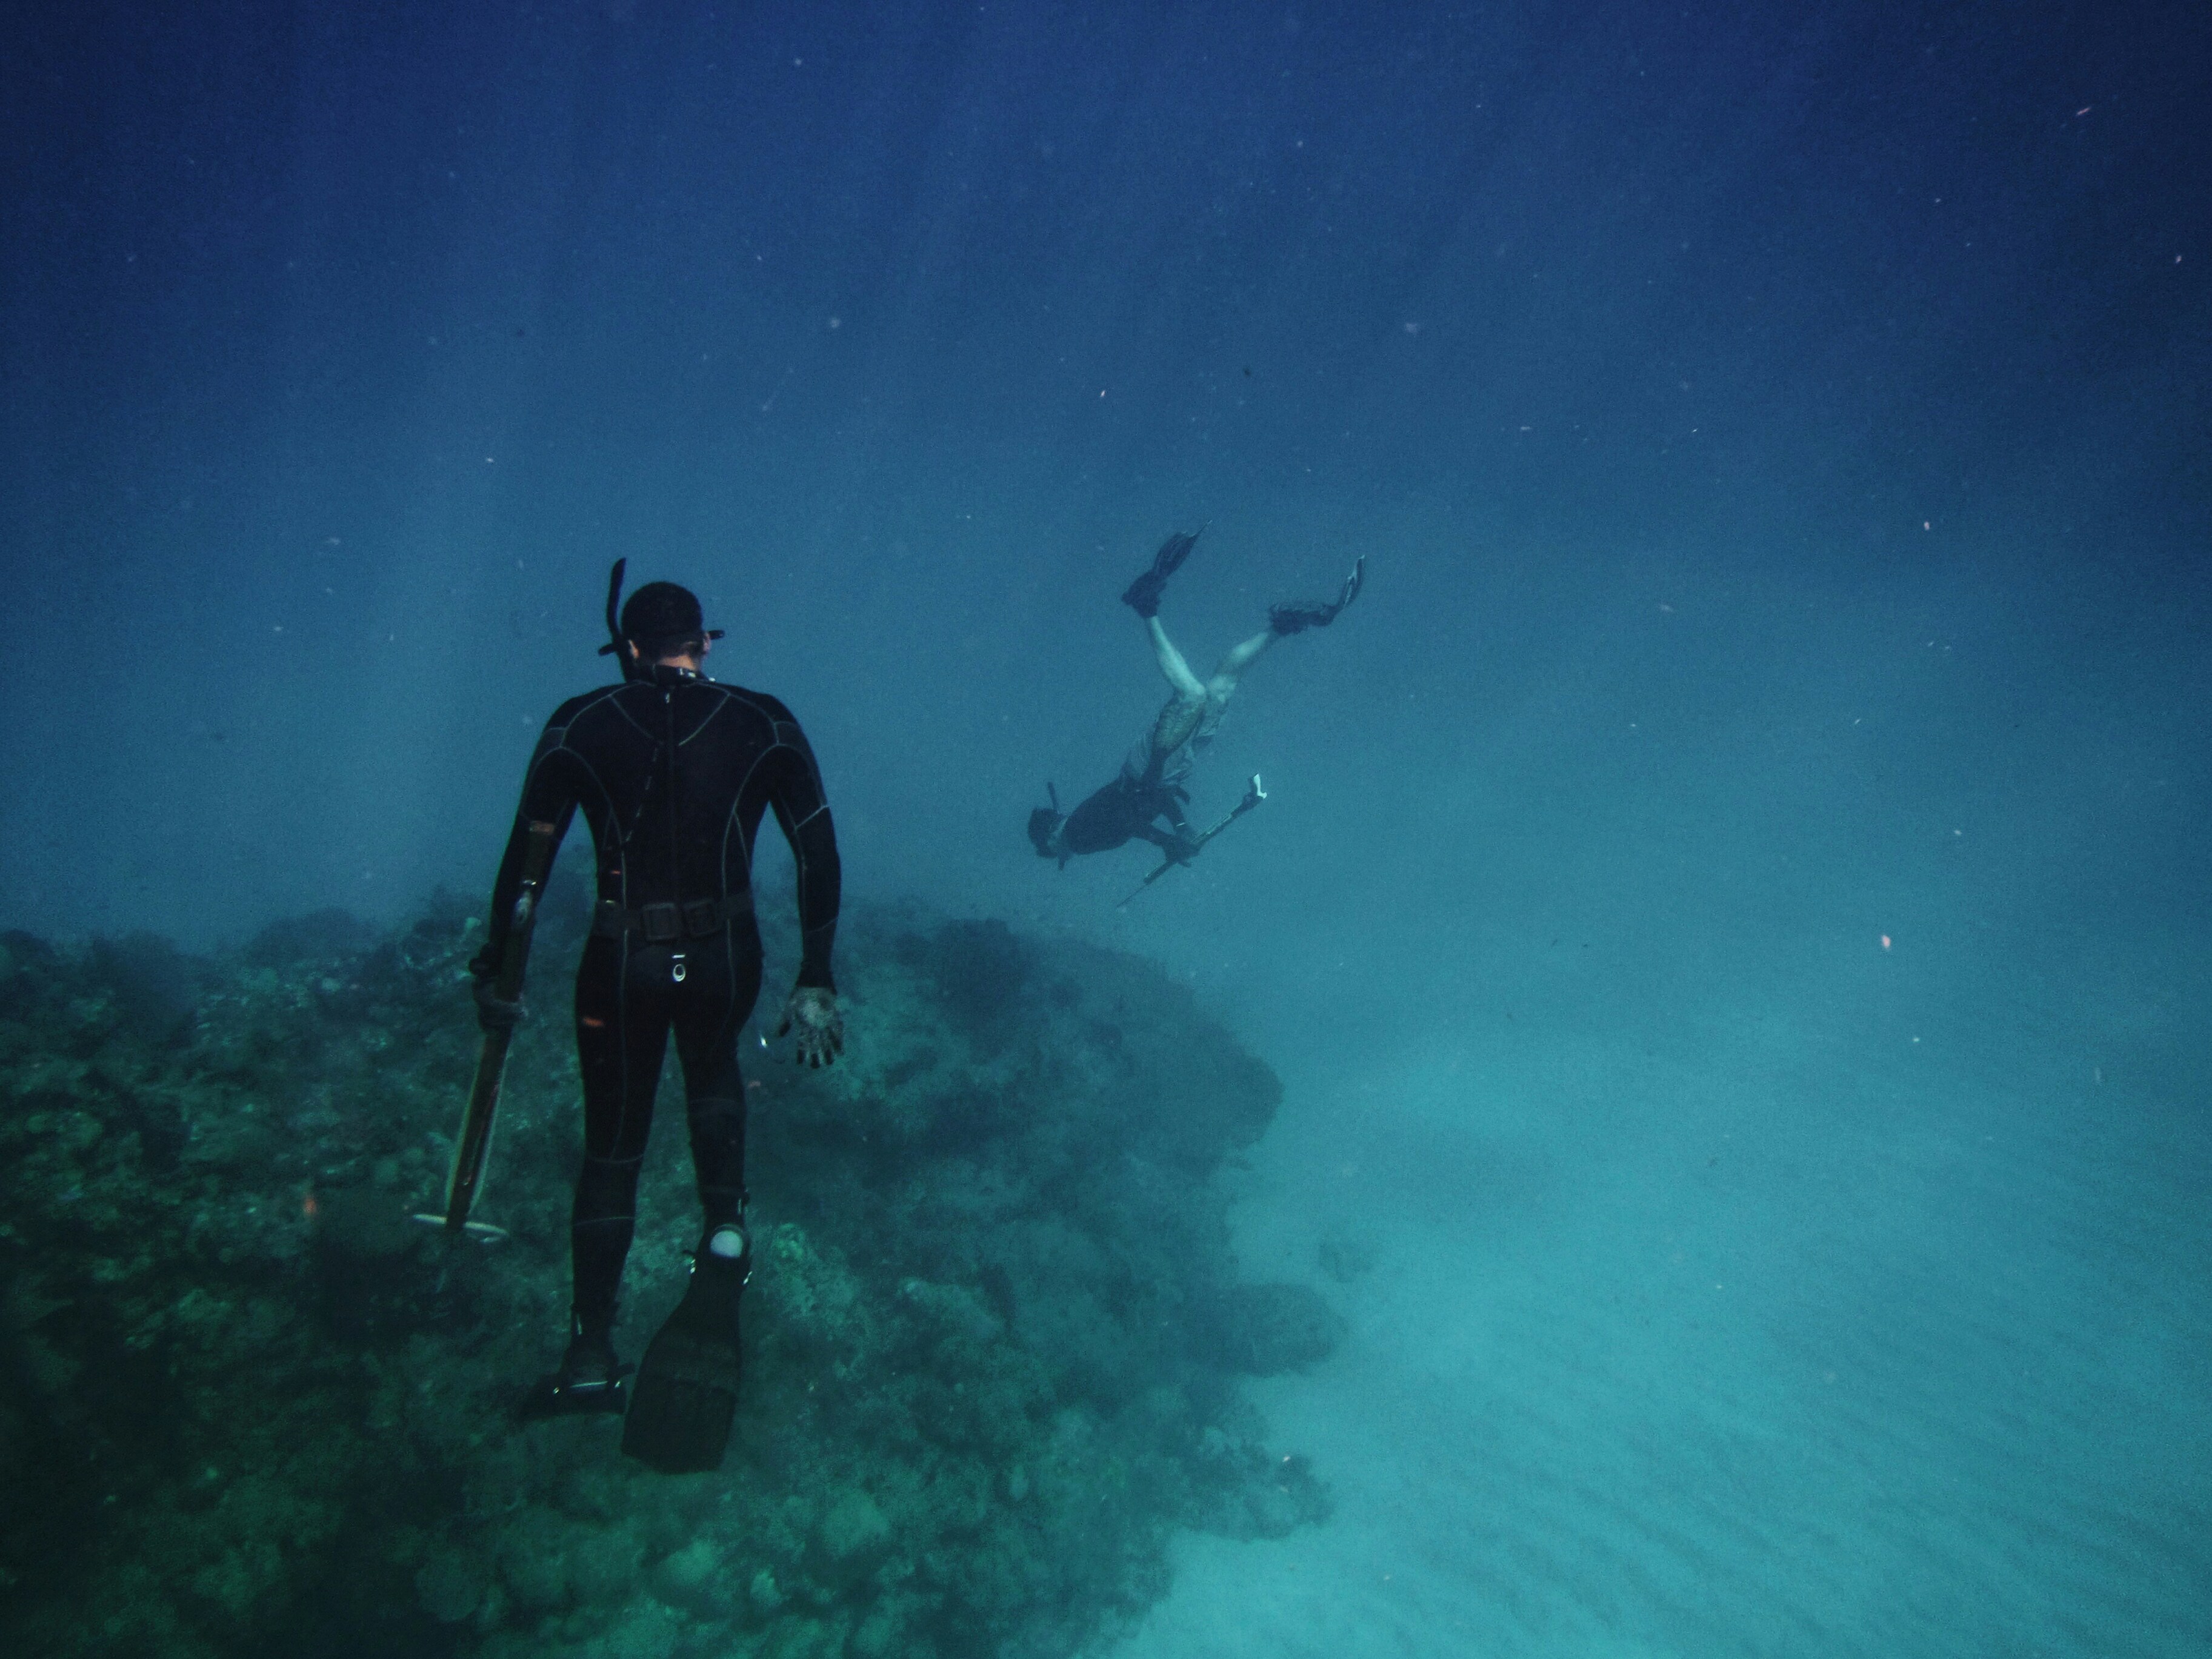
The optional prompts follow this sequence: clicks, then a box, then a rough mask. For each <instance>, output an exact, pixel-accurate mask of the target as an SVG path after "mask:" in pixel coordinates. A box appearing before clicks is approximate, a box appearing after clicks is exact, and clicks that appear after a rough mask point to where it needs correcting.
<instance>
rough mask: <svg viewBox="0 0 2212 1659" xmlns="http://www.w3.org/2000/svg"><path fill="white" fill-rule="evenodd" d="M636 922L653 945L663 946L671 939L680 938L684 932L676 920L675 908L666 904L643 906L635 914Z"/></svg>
mask: <svg viewBox="0 0 2212 1659" xmlns="http://www.w3.org/2000/svg"><path fill="white" fill-rule="evenodd" d="M637 921H638V926H639V927H640V928H641V929H642V930H643V932H644V933H645V936H646V938H647V939H648V940H649V941H650V942H652V943H653V944H654V945H665V944H667V943H668V941H669V940H671V939H677V938H680V937H681V936H682V934H683V932H684V924H683V922H682V921H680V920H679V919H678V915H677V912H676V907H675V906H674V905H673V904H671V903H668V902H661V903H659V904H648V905H646V906H644V907H643V908H641V909H640V910H639V911H638V913H637Z"/></svg>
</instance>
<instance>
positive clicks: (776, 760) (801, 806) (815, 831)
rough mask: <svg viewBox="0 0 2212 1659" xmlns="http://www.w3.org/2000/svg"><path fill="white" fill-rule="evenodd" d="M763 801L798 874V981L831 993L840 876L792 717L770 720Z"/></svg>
mask: <svg viewBox="0 0 2212 1659" xmlns="http://www.w3.org/2000/svg"><path fill="white" fill-rule="evenodd" d="M761 772H762V773H763V775H765V777H766V780H767V783H768V791H769V794H768V804H769V806H770V807H771V808H773V809H774V811H775V821H776V823H777V824H778V825H779V826H780V827H781V829H782V830H783V838H784V839H785V840H786V841H787V842H790V843H791V860H792V862H793V865H795V866H797V867H798V875H799V940H800V945H801V952H800V957H799V983H800V984H801V985H811V986H818V987H821V988H822V989H823V990H825V991H835V990H836V988H837V982H836V980H835V979H833V978H832V977H831V976H830V973H829V952H830V949H831V947H832V946H833V945H836V942H837V904H838V900H839V896H840V892H841V890H842V886H843V881H844V876H843V872H842V870H841V869H840V868H839V866H838V862H837V831H836V826H835V825H834V824H832V823H831V822H830V819H829V798H828V797H827V796H826V795H825V794H824V793H823V789H822V774H821V772H820V770H819V769H817V767H816V766H815V764H814V750H812V749H811V748H810V747H809V746H808V744H807V742H806V735H805V733H804V732H801V731H800V730H799V725H798V722H797V721H795V720H778V721H777V722H776V747H775V749H774V750H770V751H769V754H768V756H767V757H765V758H764V759H763V762H762V764H761Z"/></svg>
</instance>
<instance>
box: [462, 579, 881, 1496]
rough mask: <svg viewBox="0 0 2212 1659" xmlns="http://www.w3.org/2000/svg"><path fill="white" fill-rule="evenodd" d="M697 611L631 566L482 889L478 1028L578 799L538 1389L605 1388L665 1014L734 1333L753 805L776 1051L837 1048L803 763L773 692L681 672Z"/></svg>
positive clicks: (514, 1007)
mask: <svg viewBox="0 0 2212 1659" xmlns="http://www.w3.org/2000/svg"><path fill="white" fill-rule="evenodd" d="M620 571H621V567H620V566H619V565H618V566H617V568H616V577H615V582H616V586H615V588H614V589H613V590H612V591H611V592H610V594H609V598H608V611H609V617H610V620H612V616H613V611H614V605H615V597H616V594H617V592H619V583H620V580H621V576H620ZM616 631H617V638H616V640H615V641H614V642H613V643H611V644H610V645H607V646H604V647H601V653H602V654H603V655H604V654H607V653H611V652H615V651H617V650H619V652H620V653H621V659H622V662H623V684H620V685H613V686H607V687H605V688H603V689H601V690H597V691H591V692H586V694H585V695H584V696H580V697H574V698H571V699H570V700H569V701H568V702H565V703H563V704H562V705H561V707H560V708H558V709H556V711H555V712H554V714H553V718H552V719H551V720H549V721H547V722H546V726H545V731H544V735H543V736H542V737H541V738H539V739H538V749H537V752H536V753H535V754H534V755H532V757H531V761H530V769H529V771H528V774H527V775H526V777H525V779H524V781H523V787H522V805H521V808H520V811H518V812H517V813H516V815H515V821H514V831H513V835H512V836H510V837H509V839H508V841H507V854H506V856H505V857H504V858H503V859H502V860H501V863H500V868H499V877H498V880H497V883H496V884H495V886H494V888H493V890H492V903H491V930H490V937H489V939H488V940H487V941H486V942H485V945H484V948H483V951H482V952H481V953H480V954H479V955H478V956H477V958H476V960H475V961H474V962H473V963H471V969H472V971H473V972H474V974H475V975H476V994H477V1011H478V1016H479V1018H480V1019H481V1020H482V1021H483V1024H485V1025H486V1027H487V1028H488V1029H489V1027H491V1026H493V1025H496V1024H512V1023H513V1021H514V1019H515V1018H517V1017H518V1016H519V1014H520V1005H519V1004H517V1003H513V1002H506V1001H501V1000H499V998H498V997H497V995H496V993H495V988H494V985H493V976H494V974H495V970H496V966H497V963H498V962H499V959H500V953H501V950H502V948H503V947H504V945H505V943H506V934H507V925H508V924H507V918H508V917H509V916H510V915H512V914H513V908H514V900H515V896H516V893H517V891H518V889H519V887H520V882H521V879H522V875H521V872H522V861H523V854H524V847H525V843H526V840H527V838H528V835H529V831H530V827H531V825H532V823H538V824H550V825H552V826H554V835H555V840H556V844H557V842H558V839H559V837H560V836H562V835H564V834H565V833H566V832H567V830H568V823H569V820H570V818H571V817H572V816H573V815H574V813H575V812H576V811H578V810H581V811H582V812H583V814H584V819H585V822H586V823H588V824H589V825H590V826H591V831H592V845H593V847H594V848H595V849H596V854H597V860H598V867H599V904H598V908H597V909H596V910H595V911H594V913H593V916H592V932H591V937H590V939H589V940H588V942H587V943H586V945H585V947H584V956H583V962H582V964H581V965H580V968H579V969H578V970H577V974H576V1000H575V1018H576V1047H577V1051H578V1054H579V1057H580V1060H581V1069H582V1073H583V1086H584V1165H583V1170H582V1173H581V1175H580V1176H579V1177H578V1180H577V1182H576V1200H575V1208H574V1212H573V1218H572V1222H571V1231H570V1249H571V1257H572V1262H573V1267H574V1297H573V1304H572V1322H571V1328H570V1338H571V1340H570V1341H569V1344H568V1352H567V1355H566V1356H565V1357H564V1358H563V1359H562V1364H561V1369H560V1370H559V1372H558V1373H557V1374H556V1375H555V1376H552V1377H550V1378H549V1379H547V1381H546V1382H545V1383H542V1384H541V1385H540V1387H539V1390H538V1395H537V1396H536V1398H535V1401H534V1402H533V1403H534V1405H535V1406H536V1407H537V1408H538V1409H541V1410H555V1411H589V1410H610V1411H612V1410H619V1409H621V1407H622V1396H623V1389H622V1386H621V1384H622V1379H623V1373H624V1369H625V1368H623V1367H622V1366H620V1365H618V1364H617V1363H616V1359H615V1355H614V1349H613V1346H612V1343H611V1332H612V1330H613V1328H614V1322H615V1298H616V1293H617V1289H618V1287H619V1286H620V1284H621V1281H622V1272H623V1261H624V1259H625V1257H627V1255H629V1246H630V1238H631V1235H632V1233H633V1231H634V1230H635V1222H636V1213H637V1184H638V1171H639V1165H640V1161H641V1159H642V1158H643V1157H644V1154H645V1144H646V1133H647V1128H648V1127H650V1125H651V1123H652V1120H653V1092H654V1089H655V1085H657V1084H658V1082H659V1077H660V1064H661V1057H662V1055H663V1054H664V1053H665V1050H666V1047H667V1042H668V1037H669V1035H670V1033H671V1031H673V1032H674V1034H675V1037H676V1052H677V1055H678V1059H679V1060H681V1061H682V1062H683V1066H684V1093H685V1097H686V1106H687V1109H688V1115H689V1118H690V1135H691V1158H692V1164H693V1167H694V1169H695V1170H696V1174H697V1176H698V1183H699V1201H700V1204H701V1206H702V1208H703V1209H704V1210H705V1212H706V1237H705V1239H704V1242H703V1243H702V1245H701V1247H700V1251H699V1255H698V1258H697V1261H698V1263H699V1266H698V1267H697V1268H696V1269H695V1277H696V1276H697V1275H698V1274H699V1273H704V1272H706V1271H707V1270H708V1269H709V1268H712V1269H713V1270H714V1271H715V1272H716V1273H719V1274H720V1275H721V1278H722V1280H723V1282H724V1284H725V1286H726V1291H727V1297H728V1307H729V1310H730V1320H729V1340H730V1346H731V1347H732V1353H734V1346H735V1337H736V1320H735V1311H736V1294H737V1291H738V1290H739V1289H742V1288H743V1285H744V1275H745V1272H746V1270H747V1267H749V1265H750V1254H751V1253H750V1247H749V1244H748V1243H747V1239H746V1236H745V1230H744V1214H745V1180H744V1173H745V1147H744V1134H745V1091H744V1080H743V1079H741V1078H740V1077H739V1075H738V1046H737V1045H738V1031H739V1030H740V1028H741V1027H742V1026H743V1025H744V1023H745V1020H746V1018H747V1017H748V1016H749V1015H750V1013H751V1012H752V1007H753V1002H754V1000H755V998H756V997H757V995H758V994H759V990H760V977H761V939H760V932H759V929H758V927H757V925H756V924H755V921H754V919H753V893H752V852H753V845H754V842H755V840H756V838H757V836H758V834H759V830H760V825H761V819H762V817H763V816H764V815H765V814H767V813H769V812H771V811H772V812H774V813H775V819H776V823H777V826H778V827H779V828H780V829H781V830H782V831H783V835H784V838H785V839H786V840H787V841H788V842H790V843H791V850H792V855H793V859H794V860H796V862H797V864H798V873H799V925H800V928H801V930H802V931H801V938H802V940H803V945H804V956H803V960H802V962H801V965H800V967H799V978H798V984H797V987H795V988H794V989H793V992H792V993H791V996H790V999H789V1000H788V1002H787V1004H786V1005H785V1008H784V1012H783V1024H782V1027H781V1030H780V1031H779V1033H778V1034H779V1035H781V1032H782V1031H784V1030H793V1028H796V1030H797V1032H798V1037H797V1044H798V1049H797V1056H796V1057H797V1058H798V1059H799V1060H801V1061H802V1062H804V1063H805V1064H807V1065H811V1066H825V1065H828V1064H829V1063H830V1061H831V1060H834V1059H835V1058H836V1055H837V1054H839V1053H840V1052H841V1051H842V1047H843V1042H844V1034H843V1027H842V1020H841V1018H840V1016H839V1014H838V1012H837V1000H836V983H835V981H833V980H832V978H831V976H830V972H829V952H830V946H831V945H832V943H833V941H834V939H835V938H836V928H837V902H838V884H839V872H838V863H837V841H836V834H835V833H834V831H833V830H832V829H831V825H830V818H829V804H828V802H827V801H826V800H825V799H823V791H822V779H821V775H820V774H819V773H818V772H817V769H816V768H815V763H814V756H813V753H812V751H811V750H810V749H809V748H808V747H807V743H806V738H805V735H804V734H803V733H801V732H800V731H799V725H798V722H797V721H795V720H793V718H792V716H791V711H790V710H789V709H787V708H785V707H784V706H783V705H782V704H781V703H780V702H777V701H776V700H775V698H774V697H771V696H765V695H764V694H763V693H761V692H757V691H747V690H741V689H740V688H738V687H737V686H734V685H721V684H716V683H715V682H714V681H713V680H710V679H708V678H706V677H705V676H704V675H703V674H702V673H701V672H700V662H701V660H702V659H703V658H704V657H705V655H706V654H707V651H708V641H710V640H714V639H718V638H720V635H721V630H720V629H714V630H708V629H705V628H704V627H702V617H701V615H700V611H699V602H698V600H697V599H696V598H694V597H693V596H692V595H691V594H690V592H687V591H686V590H685V589H684V588H681V587H678V586H676V585H675V584H673V583H671V582H652V583H648V584H647V586H643V587H641V588H639V589H638V590H637V592H635V593H634V594H632V595H631V596H630V599H629V604H628V605H624V606H623V609H622V617H621V623H620V625H619V628H618V629H617V630H616ZM649 1363H650V1361H648V1364H649ZM732 1388H734V1384H732ZM715 1455H716V1456H717V1457H718V1458H719V1455H720V1452H719V1448H717V1449H716V1453H715Z"/></svg>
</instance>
